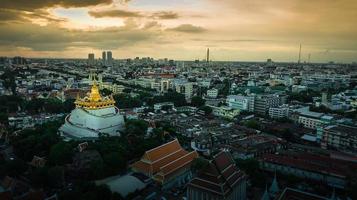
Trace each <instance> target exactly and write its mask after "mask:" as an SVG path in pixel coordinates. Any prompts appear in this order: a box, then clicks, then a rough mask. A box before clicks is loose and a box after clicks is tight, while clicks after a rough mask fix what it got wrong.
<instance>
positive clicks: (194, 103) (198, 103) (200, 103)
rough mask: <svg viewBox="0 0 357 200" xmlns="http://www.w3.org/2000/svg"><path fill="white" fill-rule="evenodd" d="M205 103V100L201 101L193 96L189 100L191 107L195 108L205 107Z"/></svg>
mask: <svg viewBox="0 0 357 200" xmlns="http://www.w3.org/2000/svg"><path fill="white" fill-rule="evenodd" d="M205 102H206V100H204V99H202V98H201V97H199V96H194V97H192V99H191V105H192V106H195V107H197V108H198V107H201V106H204V105H205Z"/></svg>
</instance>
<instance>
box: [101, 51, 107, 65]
mask: <svg viewBox="0 0 357 200" xmlns="http://www.w3.org/2000/svg"><path fill="white" fill-rule="evenodd" d="M102 62H103V64H104V65H105V64H106V63H107V54H106V52H105V51H103V52H102Z"/></svg>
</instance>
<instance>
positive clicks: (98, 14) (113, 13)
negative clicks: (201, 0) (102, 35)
mask: <svg viewBox="0 0 357 200" xmlns="http://www.w3.org/2000/svg"><path fill="white" fill-rule="evenodd" d="M88 14H89V15H90V16H92V17H95V18H103V17H113V18H116V17H117V18H128V17H132V18H152V19H162V20H166V19H178V18H179V15H178V14H177V13H175V12H172V11H158V12H153V13H150V12H138V11H129V10H119V9H112V10H101V11H93V10H91V11H89V12H88Z"/></svg>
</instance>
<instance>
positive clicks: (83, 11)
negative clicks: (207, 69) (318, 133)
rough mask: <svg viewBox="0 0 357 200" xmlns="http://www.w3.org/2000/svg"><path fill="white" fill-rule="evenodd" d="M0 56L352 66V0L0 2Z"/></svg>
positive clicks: (355, 6) (355, 19)
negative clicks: (107, 55)
mask: <svg viewBox="0 0 357 200" xmlns="http://www.w3.org/2000/svg"><path fill="white" fill-rule="evenodd" d="M0 5H1V6H0V56H24V57H37V58H87V56H88V53H94V54H95V56H96V58H98V57H100V55H101V52H102V51H104V50H105V51H108V50H110V51H112V52H113V57H114V58H117V59H124V58H133V57H137V56H139V57H154V58H169V59H176V60H195V59H204V58H205V55H206V49H207V48H210V52H211V56H210V57H211V59H212V60H213V61H265V60H266V59H268V58H271V59H273V60H274V61H278V62H290V61H294V62H296V61H297V60H298V55H299V45H300V44H301V45H302V54H301V57H302V61H308V57H309V55H310V61H311V62H328V61H335V62H346V63H350V62H356V61H357V26H356V24H357V1H356V0H337V1H336V0H313V1H311V0H249V1H247V0H0Z"/></svg>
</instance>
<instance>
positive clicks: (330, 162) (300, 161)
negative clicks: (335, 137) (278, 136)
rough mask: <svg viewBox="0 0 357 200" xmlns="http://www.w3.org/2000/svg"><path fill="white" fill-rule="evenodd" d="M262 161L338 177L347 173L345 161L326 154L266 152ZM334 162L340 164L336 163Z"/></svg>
mask: <svg viewBox="0 0 357 200" xmlns="http://www.w3.org/2000/svg"><path fill="white" fill-rule="evenodd" d="M263 161H265V162H271V163H275V164H280V165H287V166H291V167H295V168H299V169H303V170H308V171H313V172H317V173H322V174H330V175H334V176H340V177H345V176H346V175H347V174H348V173H349V169H348V166H346V163H345V164H342V163H341V162H339V161H337V160H334V159H331V158H329V157H326V156H316V155H312V154H308V153H304V154H297V155H283V154H279V155H275V154H267V155H264V157H263ZM336 163H341V164H339V165H337V164H336ZM354 169H356V168H354Z"/></svg>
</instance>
